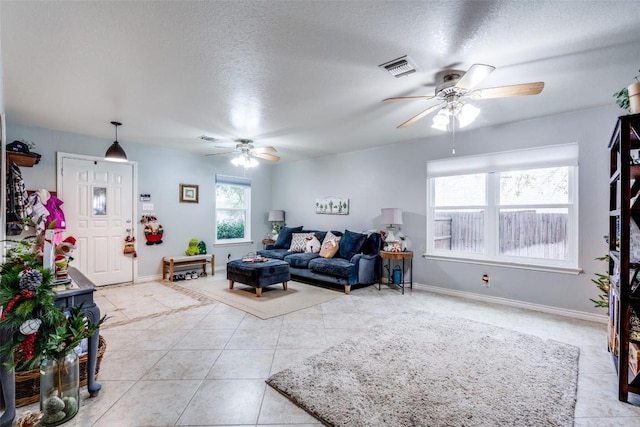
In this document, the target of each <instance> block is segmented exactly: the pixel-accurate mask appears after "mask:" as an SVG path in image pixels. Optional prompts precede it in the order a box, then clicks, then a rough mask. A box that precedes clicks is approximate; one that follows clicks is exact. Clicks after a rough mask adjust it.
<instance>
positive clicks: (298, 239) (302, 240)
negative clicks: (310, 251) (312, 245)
mask: <svg viewBox="0 0 640 427" xmlns="http://www.w3.org/2000/svg"><path fill="white" fill-rule="evenodd" d="M309 237H313V238H314V239H315V236H314V235H313V233H292V234H291V246H289V252H304V249H305V248H306V247H307V238H309Z"/></svg>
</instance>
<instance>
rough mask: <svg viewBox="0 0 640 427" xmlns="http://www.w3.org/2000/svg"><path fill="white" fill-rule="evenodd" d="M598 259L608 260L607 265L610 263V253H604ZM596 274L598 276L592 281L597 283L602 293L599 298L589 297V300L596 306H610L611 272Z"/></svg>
mask: <svg viewBox="0 0 640 427" xmlns="http://www.w3.org/2000/svg"><path fill="white" fill-rule="evenodd" d="M596 259H597V260H598V261H606V262H607V265H608V264H609V255H604V256H601V257H598V258H596ZM595 275H596V278H595V279H593V278H592V279H591V281H592V282H593V283H595V284H596V286H597V287H598V289H600V291H601V293H600V295H598V299H593V298H589V301H591V302H592V303H593V304H594V306H595V307H606V308H609V286H610V284H609V273H606V274H602V273H595Z"/></svg>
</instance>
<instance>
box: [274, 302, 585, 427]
mask: <svg viewBox="0 0 640 427" xmlns="http://www.w3.org/2000/svg"><path fill="white" fill-rule="evenodd" d="M578 357H579V349H578V348H577V347H575V346H572V345H569V344H564V343H560V342H556V341H550V340H544V339H540V338H538V337H535V336H532V335H526V334H522V333H519V332H515V331H511V330H508V329H504V328H499V327H495V326H491V325H488V324H484V323H479V322H474V321H471V320H466V319H460V318H453V317H445V316H440V315H435V314H431V313H426V312H420V313H412V314H403V315H399V316H397V317H394V318H392V319H389V320H388V321H386V322H385V323H384V324H383V326H378V327H375V328H372V329H371V330H369V331H367V332H366V333H362V334H359V335H357V336H355V337H354V338H351V339H349V340H347V341H345V342H343V343H342V344H338V345H336V346H334V347H331V348H329V349H327V350H325V351H323V352H321V353H319V354H317V355H314V356H311V357H309V358H307V359H305V360H304V361H303V362H302V363H301V364H300V365H298V366H296V367H293V368H289V369H285V370H283V371H281V372H278V373H276V374H274V375H272V376H271V377H270V378H268V379H267V383H268V384H269V385H270V386H271V387H273V388H275V389H276V390H278V391H279V392H280V393H282V394H283V395H285V396H286V397H288V398H289V399H291V400H292V401H293V402H294V403H296V404H297V405H299V406H300V407H302V408H303V409H305V410H306V411H307V412H309V413H310V414H311V415H313V416H315V417H316V418H318V419H319V420H320V421H322V422H324V423H325V424H327V425H330V426H351V427H354V426H394V427H395V426H422V427H427V426H429V427H432V426H465V427H470V426H540V427H548V426H573V419H574V410H575V402H576V388H577V381H578Z"/></svg>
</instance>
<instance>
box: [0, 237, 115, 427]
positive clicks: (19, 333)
mask: <svg viewBox="0 0 640 427" xmlns="http://www.w3.org/2000/svg"><path fill="white" fill-rule="evenodd" d="M36 247H37V245H34V244H32V243H20V244H19V245H18V246H17V248H18V249H17V250H15V251H12V252H10V254H9V258H8V260H7V261H6V262H5V263H4V264H3V265H2V266H0V307H2V310H1V312H0V328H2V329H5V330H9V331H11V335H10V339H9V340H7V342H6V343H4V344H3V345H2V346H0V355H1V356H3V359H4V360H7V362H5V366H6V367H7V369H11V370H13V369H18V370H33V369H34V368H37V367H40V372H41V377H40V392H41V399H40V407H41V410H42V411H43V412H44V416H43V418H42V420H41V421H40V423H41V425H42V426H51V425H58V424H61V423H63V422H66V421H68V420H69V419H71V418H73V417H74V416H75V415H76V413H77V412H78V407H79V404H78V403H79V402H78V397H79V378H80V375H79V372H78V359H77V354H76V351H75V349H76V348H77V347H79V344H80V342H81V341H82V340H83V339H85V338H89V337H90V336H93V335H94V334H95V333H96V332H97V331H98V329H99V328H100V325H101V324H102V323H103V322H104V321H105V319H106V316H105V317H103V318H102V319H100V320H99V321H98V322H97V323H95V324H92V323H90V322H89V321H88V319H87V318H86V317H85V315H84V312H83V310H82V307H74V308H72V309H70V310H69V311H68V312H66V313H65V312H63V311H62V310H61V309H59V308H58V307H56V305H55V291H54V289H53V286H52V283H53V273H52V272H51V270H50V269H48V268H43V267H42V259H41V258H39V257H38V252H37V250H36ZM25 248H27V249H25Z"/></svg>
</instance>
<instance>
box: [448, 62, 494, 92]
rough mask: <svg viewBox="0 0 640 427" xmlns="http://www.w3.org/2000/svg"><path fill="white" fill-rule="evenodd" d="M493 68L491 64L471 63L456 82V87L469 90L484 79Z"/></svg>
mask: <svg viewBox="0 0 640 427" xmlns="http://www.w3.org/2000/svg"><path fill="white" fill-rule="evenodd" d="M495 69H496V67H492V66H491V65H484V64H473V65H472V66H471V68H469V70H468V71H467V72H466V73H464V76H462V77H461V78H460V80H459V81H458V83H456V87H457V88H458V89H464V90H467V91H469V90H471V89H473V88H474V87H476V85H477V84H478V83H480V82H481V81H483V80H484V79H486V78H487V76H488V75H489V74H491V73H492V72H493V70H495Z"/></svg>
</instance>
